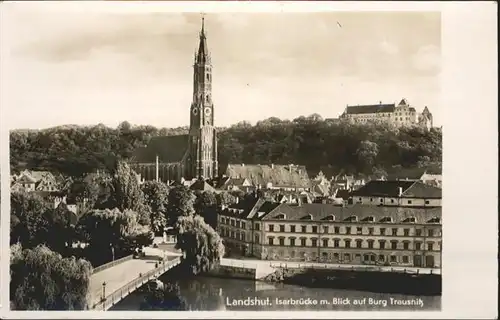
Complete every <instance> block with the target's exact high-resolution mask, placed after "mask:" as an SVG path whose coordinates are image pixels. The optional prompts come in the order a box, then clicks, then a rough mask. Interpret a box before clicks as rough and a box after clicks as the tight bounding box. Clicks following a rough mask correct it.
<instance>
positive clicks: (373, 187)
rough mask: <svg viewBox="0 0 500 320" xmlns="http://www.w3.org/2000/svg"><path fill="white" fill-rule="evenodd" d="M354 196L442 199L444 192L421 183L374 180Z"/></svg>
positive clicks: (353, 193) (354, 193)
mask: <svg viewBox="0 0 500 320" xmlns="http://www.w3.org/2000/svg"><path fill="white" fill-rule="evenodd" d="M400 191H401V194H400ZM352 195H353V196H358V197H371V196H373V197H392V198H397V197H400V196H401V197H404V198H423V199H440V198H441V196H442V190H441V189H440V188H438V187H435V186H431V185H428V184H425V183H423V182H421V181H407V180H397V181H384V180H372V181H370V182H368V183H367V184H365V185H364V186H362V187H361V188H359V189H357V190H356V191H353V192H352Z"/></svg>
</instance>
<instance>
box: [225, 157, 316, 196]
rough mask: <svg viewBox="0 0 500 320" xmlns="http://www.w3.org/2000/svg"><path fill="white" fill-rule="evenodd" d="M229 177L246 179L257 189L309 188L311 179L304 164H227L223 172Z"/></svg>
mask: <svg viewBox="0 0 500 320" xmlns="http://www.w3.org/2000/svg"><path fill="white" fill-rule="evenodd" d="M224 174H225V176H226V177H228V178H230V179H246V181H248V182H249V183H250V184H251V185H252V186H254V187H256V188H258V189H280V190H290V191H292V190H299V191H301V190H309V189H310V188H311V181H310V179H309V176H308V174H307V170H306V168H305V167H304V166H299V165H294V164H289V165H277V164H271V165H260V164H257V165H255V164H244V163H242V164H228V165H227V167H226V170H225V172H224Z"/></svg>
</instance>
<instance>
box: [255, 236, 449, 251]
mask: <svg viewBox="0 0 500 320" xmlns="http://www.w3.org/2000/svg"><path fill="white" fill-rule="evenodd" d="M256 236H257V235H256ZM275 240H276V239H275V237H268V244H269V245H270V246H274V245H279V246H284V245H285V238H284V237H280V238H278V239H277V240H278V241H277V242H276V241H275ZM295 240H296V239H295V238H289V239H288V241H289V246H291V247H295V246H301V247H307V239H306V238H301V239H299V241H300V242H296V241H295ZM343 242H344V246H343V247H342V248H358V249H364V248H367V249H381V250H385V249H391V250H398V249H403V250H417V251H419V250H424V243H423V242H421V241H415V242H414V248H410V244H411V242H410V241H402V242H401V243H402V247H401V246H400V243H399V242H398V241H397V240H391V241H390V242H389V243H390V245H389V244H388V241H386V240H378V247H377V248H375V240H373V239H368V240H366V244H367V245H366V246H364V245H363V244H364V243H365V241H363V240H362V239H356V240H354V241H352V240H351V239H344V240H343ZM353 242H354V243H353ZM255 243H257V244H258V243H259V237H258V236H257V237H255ZM321 244H322V247H324V248H327V247H329V246H330V244H331V245H332V246H331V247H332V248H341V246H340V244H341V240H340V239H334V240H333V241H330V239H322V240H321ZM426 244H427V248H426V250H427V251H434V250H439V249H437V248H436V247H435V246H434V242H432V241H429V242H427V243H426ZM318 245H319V242H318V239H311V245H310V247H318ZM440 246H441V244H440V242H439V247H440Z"/></svg>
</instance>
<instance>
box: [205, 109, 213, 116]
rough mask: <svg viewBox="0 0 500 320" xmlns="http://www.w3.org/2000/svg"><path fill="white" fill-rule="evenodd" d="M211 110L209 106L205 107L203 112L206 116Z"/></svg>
mask: <svg viewBox="0 0 500 320" xmlns="http://www.w3.org/2000/svg"><path fill="white" fill-rule="evenodd" d="M211 112H212V109H210V108H205V114H206V115H207V116H208V115H210V113H211Z"/></svg>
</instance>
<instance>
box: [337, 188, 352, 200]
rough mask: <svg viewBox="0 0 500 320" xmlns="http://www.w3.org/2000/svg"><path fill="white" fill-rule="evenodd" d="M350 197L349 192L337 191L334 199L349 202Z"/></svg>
mask: <svg viewBox="0 0 500 320" xmlns="http://www.w3.org/2000/svg"><path fill="white" fill-rule="evenodd" d="M350 195H351V193H350V192H349V190H345V189H338V190H337V194H336V195H335V198H337V199H343V200H349V197H350Z"/></svg>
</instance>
